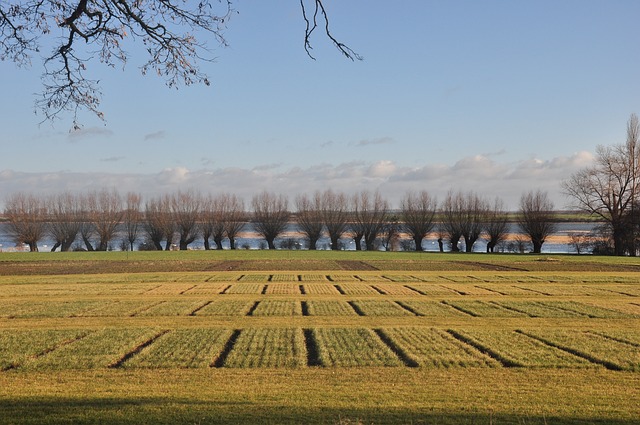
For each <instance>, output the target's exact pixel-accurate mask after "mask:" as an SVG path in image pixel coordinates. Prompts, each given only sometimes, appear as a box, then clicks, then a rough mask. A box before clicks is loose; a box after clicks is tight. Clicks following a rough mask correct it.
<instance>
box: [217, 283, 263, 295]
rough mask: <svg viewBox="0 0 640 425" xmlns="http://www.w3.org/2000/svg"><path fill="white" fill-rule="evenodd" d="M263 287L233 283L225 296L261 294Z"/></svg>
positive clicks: (260, 285)
mask: <svg viewBox="0 0 640 425" xmlns="http://www.w3.org/2000/svg"><path fill="white" fill-rule="evenodd" d="M264 287H265V285H263V284H261V283H234V284H233V285H231V286H230V287H229V288H228V289H227V290H226V291H225V292H224V293H225V294H261V293H262V291H263V290H264Z"/></svg>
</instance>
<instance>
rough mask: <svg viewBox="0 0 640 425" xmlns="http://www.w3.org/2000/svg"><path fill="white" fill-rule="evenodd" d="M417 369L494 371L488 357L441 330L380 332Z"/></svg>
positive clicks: (391, 329)
mask: <svg viewBox="0 0 640 425" xmlns="http://www.w3.org/2000/svg"><path fill="white" fill-rule="evenodd" d="M381 331H382V332H383V333H384V334H385V335H387V337H388V338H389V339H390V340H391V341H392V342H393V343H394V344H395V345H396V346H397V347H398V349H399V350H401V352H402V353H403V354H404V355H405V356H406V357H407V358H409V359H410V360H411V361H412V362H414V363H415V365H416V366H422V367H455V366H459V367H496V366H499V365H500V364H499V363H498V362H497V361H496V360H494V359H493V358H491V357H490V356H488V355H486V354H484V353H481V352H480V351H478V350H477V349H475V348H473V347H471V346H469V345H468V344H465V343H463V342H461V341H459V340H457V339H455V338H454V337H452V336H451V335H450V334H448V333H447V332H445V331H443V330H441V329H432V328H412V327H407V328H390V329H382V330H381Z"/></svg>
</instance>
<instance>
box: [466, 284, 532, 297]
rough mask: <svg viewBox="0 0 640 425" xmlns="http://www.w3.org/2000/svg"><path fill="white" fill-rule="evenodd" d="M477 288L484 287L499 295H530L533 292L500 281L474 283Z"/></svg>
mask: <svg viewBox="0 0 640 425" xmlns="http://www.w3.org/2000/svg"><path fill="white" fill-rule="evenodd" d="M475 286H476V287H477V288H480V289H484V290H486V291H490V292H494V293H496V294H499V295H510V296H512V295H515V296H521V295H522V296H531V295H532V294H535V292H532V291H531V290H529V289H527V288H523V287H519V286H516V285H505V284H501V283H491V284H480V285H475Z"/></svg>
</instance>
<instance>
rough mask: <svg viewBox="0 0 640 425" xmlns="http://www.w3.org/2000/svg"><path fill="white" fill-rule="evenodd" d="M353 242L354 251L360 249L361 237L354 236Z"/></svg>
mask: <svg viewBox="0 0 640 425" xmlns="http://www.w3.org/2000/svg"><path fill="white" fill-rule="evenodd" d="M353 242H354V243H355V244H356V251H362V238H357V237H356V238H354V239H353Z"/></svg>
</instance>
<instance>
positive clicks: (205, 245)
mask: <svg viewBox="0 0 640 425" xmlns="http://www.w3.org/2000/svg"><path fill="white" fill-rule="evenodd" d="M210 249H211V245H209V238H208V237H206V238H204V250H205V251H209V250H210Z"/></svg>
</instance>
